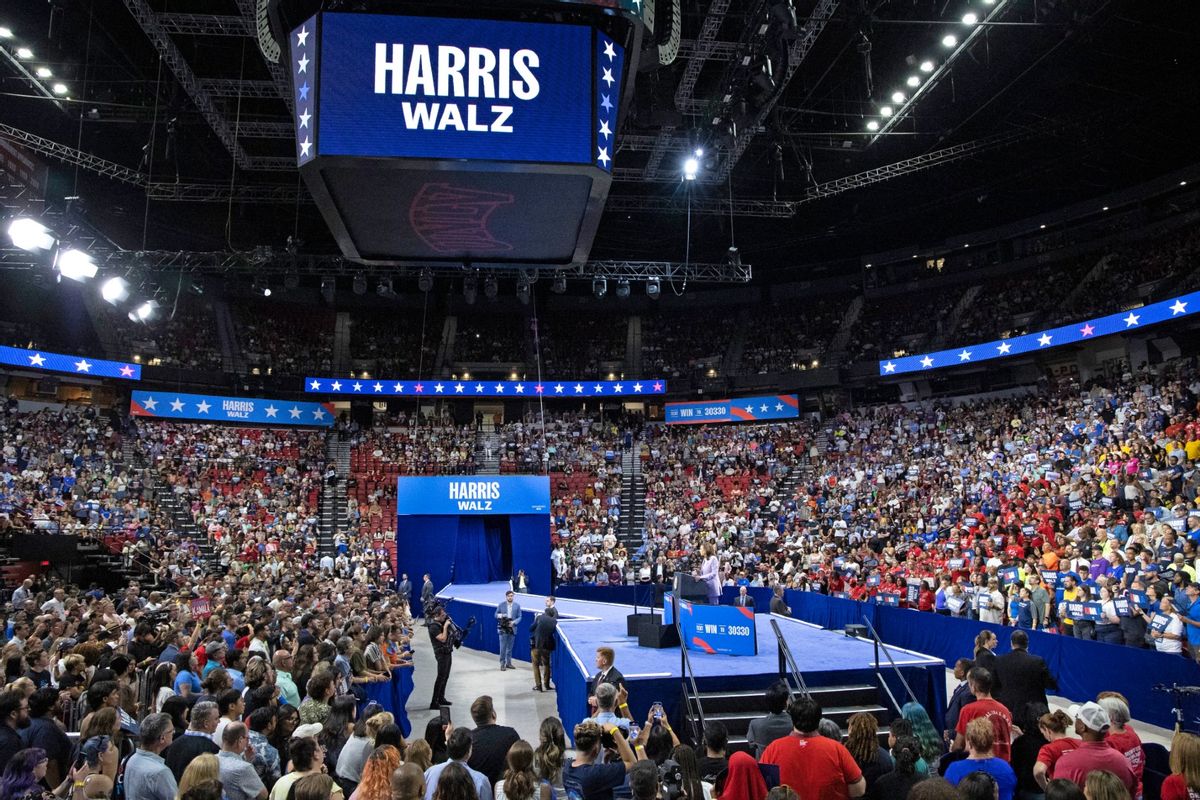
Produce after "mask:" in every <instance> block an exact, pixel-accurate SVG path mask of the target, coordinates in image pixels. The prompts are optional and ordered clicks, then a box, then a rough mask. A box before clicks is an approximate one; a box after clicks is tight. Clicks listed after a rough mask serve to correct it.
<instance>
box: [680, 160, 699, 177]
mask: <svg viewBox="0 0 1200 800" xmlns="http://www.w3.org/2000/svg"><path fill="white" fill-rule="evenodd" d="M698 172H700V162H699V161H697V160H696V159H695V158H689V159H688V160H687V161H684V162H683V178H684V180H688V181H694V180H696V174H697V173H698Z"/></svg>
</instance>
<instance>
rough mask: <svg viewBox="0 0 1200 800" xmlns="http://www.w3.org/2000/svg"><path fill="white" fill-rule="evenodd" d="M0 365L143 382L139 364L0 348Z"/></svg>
mask: <svg viewBox="0 0 1200 800" xmlns="http://www.w3.org/2000/svg"><path fill="white" fill-rule="evenodd" d="M0 364H7V365H9V366H12V367H24V368H26V369H40V370H45V371H46V372H65V373H67V374H69V375H87V376H88V377H91V378H118V379H121V380H127V381H140V380H141V379H142V367H141V365H139V364H126V363H125V362H123V361H105V360H104V359H102V358H87V357H86V356H68V355H64V354H63V353H50V352H47V351H45V350H22V349H21V348H19V347H0Z"/></svg>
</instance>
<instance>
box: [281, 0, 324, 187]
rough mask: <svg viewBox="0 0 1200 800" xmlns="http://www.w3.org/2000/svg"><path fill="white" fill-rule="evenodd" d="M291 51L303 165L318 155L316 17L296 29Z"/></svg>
mask: <svg viewBox="0 0 1200 800" xmlns="http://www.w3.org/2000/svg"><path fill="white" fill-rule="evenodd" d="M288 43H289V44H290V45H291V51H292V93H293V95H294V97H293V98H292V100H293V101H294V102H293V103H292V105H293V107H294V111H293V113H294V114H295V115H296V165H297V166H303V165H305V164H307V163H308V162H309V161H312V160H313V159H314V158H315V157H316V155H317V147H316V139H317V134H316V131H317V124H316V120H315V119H314V117H315V114H316V108H317V75H318V74H319V71H318V67H319V66H320V64H319V63H318V61H317V59H318V56H319V54H320V48H319V47H317V18H316V17H311V18H310V19H309V20H308V21H307V22H305V23H304V24H303V25H301V26H300V27H299V28H297V29H296V30H294V31H292V35H291V37H290V39H289V42H288Z"/></svg>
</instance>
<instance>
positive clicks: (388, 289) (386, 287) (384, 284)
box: [375, 278, 396, 297]
mask: <svg viewBox="0 0 1200 800" xmlns="http://www.w3.org/2000/svg"><path fill="white" fill-rule="evenodd" d="M375 294H377V295H379V296H380V297H392V296H393V295H395V294H396V292H395V291H394V290H393V287H392V279H391V278H380V279H379V282H378V283H376V284H375Z"/></svg>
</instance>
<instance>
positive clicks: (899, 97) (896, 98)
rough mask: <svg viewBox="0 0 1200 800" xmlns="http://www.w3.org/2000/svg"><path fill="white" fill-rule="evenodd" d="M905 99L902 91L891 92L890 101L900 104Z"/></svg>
mask: <svg viewBox="0 0 1200 800" xmlns="http://www.w3.org/2000/svg"><path fill="white" fill-rule="evenodd" d="M907 99H908V98H907V97H905V95H904V92H892V102H893V103H895V104H896V105H900V104H901V103H903V102H904V101H905V100H907Z"/></svg>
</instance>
